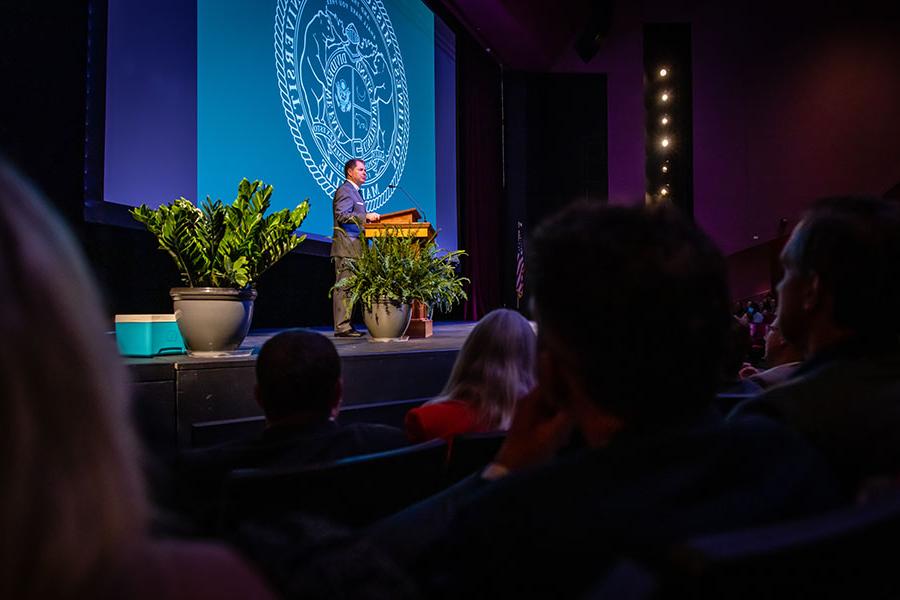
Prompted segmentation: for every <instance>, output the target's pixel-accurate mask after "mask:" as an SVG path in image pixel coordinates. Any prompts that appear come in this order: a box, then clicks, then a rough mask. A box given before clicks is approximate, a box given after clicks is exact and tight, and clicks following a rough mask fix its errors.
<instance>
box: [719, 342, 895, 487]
mask: <svg viewBox="0 0 900 600" xmlns="http://www.w3.org/2000/svg"><path fill="white" fill-rule="evenodd" d="M748 414H764V415H768V416H770V417H773V418H776V419H779V420H782V421H784V422H785V423H787V424H788V425H790V426H791V427H793V428H794V429H796V430H797V431H800V432H801V433H803V434H804V435H805V436H806V437H807V439H808V440H809V441H810V442H811V443H812V444H813V445H814V446H815V447H817V448H818V449H819V450H820V451H821V452H822V454H824V455H825V457H826V459H827V460H828V461H829V463H830V464H831V466H832V467H833V468H834V470H835V472H836V473H837V475H838V476H839V478H840V479H841V482H842V484H843V486H844V490H845V492H846V493H847V494H848V495H850V496H853V495H855V493H856V492H857V490H858V488H859V486H860V484H861V483H863V482H864V481H865V480H866V479H867V478H869V477H878V476H888V477H896V476H898V475H900V352H898V351H897V350H896V347H895V346H894V345H893V344H888V345H884V344H881V345H879V344H873V343H866V342H850V343H848V344H843V345H841V346H839V347H835V348H832V349H830V350H827V351H824V352H821V353H819V354H818V355H817V356H814V357H811V358H810V359H809V360H808V361H806V363H805V364H804V365H803V366H802V367H800V368H799V369H798V370H797V371H796V372H795V374H794V376H793V377H792V378H791V379H790V380H788V381H786V382H784V383H782V384H781V385H778V386H775V387H773V388H770V389H769V390H767V391H766V392H765V393H764V394H761V395H760V396H757V397H756V398H753V399H751V400H747V401H746V402H744V403H742V404H740V405H738V406H737V407H736V408H735V409H734V411H733V412H732V413H731V415H730V416H729V418H738V417H740V416H742V415H748Z"/></svg>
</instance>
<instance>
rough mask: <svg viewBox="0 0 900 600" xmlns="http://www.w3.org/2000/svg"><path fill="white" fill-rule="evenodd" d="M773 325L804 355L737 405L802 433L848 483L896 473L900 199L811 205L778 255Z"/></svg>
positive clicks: (899, 468)
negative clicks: (790, 371) (784, 375)
mask: <svg viewBox="0 0 900 600" xmlns="http://www.w3.org/2000/svg"><path fill="white" fill-rule="evenodd" d="M781 261H782V263H783V266H784V277H783V278H782V280H781V281H780V282H779V284H778V287H777V291H778V324H779V326H780V327H781V331H782V333H783V335H784V338H785V339H786V340H787V341H788V342H790V343H793V344H795V345H796V346H798V347H799V348H800V349H801V351H802V352H803V353H804V354H805V356H806V357H807V360H806V361H805V362H804V364H803V365H802V366H801V367H800V368H799V369H797V371H796V372H795V373H794V376H793V378H792V379H791V380H790V381H788V382H786V383H784V384H783V385H780V386H778V387H775V388H773V389H771V390H768V391H767V392H766V393H765V394H763V395H761V396H759V397H758V398H757V399H755V400H754V401H748V402H746V403H744V404H742V405H739V406H738V407H737V408H736V409H735V413H734V414H733V415H732V417H733V418H735V419H736V418H738V417H740V416H741V415H750V414H752V415H758V414H765V415H769V416H774V417H777V418H779V419H782V420H784V421H785V422H786V423H788V424H790V425H791V426H793V427H794V428H796V429H797V430H799V431H800V432H802V433H803V434H804V435H805V436H806V437H807V438H808V439H809V440H810V441H811V442H812V443H813V444H814V445H815V446H816V447H818V448H819V449H820V450H821V451H822V452H823V453H824V454H825V456H826V457H827V458H828V460H829V461H830V463H831V464H832V466H833V467H834V469H835V470H836V472H837V473H838V475H839V476H840V478H841V480H842V482H843V484H844V486H845V491H846V492H847V494H848V495H851V496H852V495H854V494H855V492H856V490H857V488H858V487H859V486H860V484H862V483H863V482H864V481H865V480H867V479H869V478H873V477H883V476H887V477H895V476H897V475H898V474H900V348H898V335H900V311H898V310H897V307H898V306H900V207H898V205H897V204H896V203H894V202H887V201H883V200H878V199H874V198H851V197H841V198H828V199H824V200H820V201H818V202H817V203H815V204H814V205H813V207H812V208H811V209H810V210H809V212H808V213H807V214H806V216H805V217H804V218H803V220H802V221H801V222H800V223H799V224H798V225H797V227H796V228H795V229H794V231H793V233H792V234H791V237H790V239H789V240H788V242H787V244H786V246H785V247H784V250H783V251H782V254H781Z"/></svg>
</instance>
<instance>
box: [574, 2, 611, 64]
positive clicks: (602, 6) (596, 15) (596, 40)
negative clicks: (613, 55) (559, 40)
mask: <svg viewBox="0 0 900 600" xmlns="http://www.w3.org/2000/svg"><path fill="white" fill-rule="evenodd" d="M591 4H592V6H591V11H590V15H589V16H588V19H587V22H586V23H585V26H584V29H583V30H582V31H581V33H580V34H579V35H578V38H577V39H576V40H575V52H576V53H578V56H579V57H580V58H581V60H583V61H584V62H590V60H591V59H592V58H594V56H595V55H596V54H597V51H598V50H600V46H602V45H603V42H604V41H605V40H606V36H607V35H609V28H610V26H611V25H612V2H609V1H605V0H598V1H596V2H592V3H591Z"/></svg>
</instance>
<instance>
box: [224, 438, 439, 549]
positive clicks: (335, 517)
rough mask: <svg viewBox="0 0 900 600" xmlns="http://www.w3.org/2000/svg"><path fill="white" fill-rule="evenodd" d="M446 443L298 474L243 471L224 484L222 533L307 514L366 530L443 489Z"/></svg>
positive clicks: (339, 462)
mask: <svg viewBox="0 0 900 600" xmlns="http://www.w3.org/2000/svg"><path fill="white" fill-rule="evenodd" d="M446 456H447V443H446V442H444V441H443V440H432V441H429V442H425V443H423V444H417V445H415V446H408V447H405V448H400V449H397V450H390V451H387V452H379V453H376V454H366V455H363V456H354V457H350V458H345V459H341V460H337V461H334V462H331V463H327V464H322V465H314V466H308V467H303V468H297V469H283V468H281V469H239V470H235V471H232V472H231V473H230V474H229V475H228V477H227V479H226V482H225V493H224V499H223V506H222V508H221V511H220V519H219V523H220V530H222V531H228V530H231V529H232V528H233V527H235V526H236V525H237V524H239V523H240V522H241V521H243V520H246V519H250V518H255V517H260V516H264V517H266V518H272V517H274V516H277V515H278V514H287V513H291V512H304V513H307V514H311V515H319V516H324V517H327V518H329V519H331V520H332V521H335V522H337V523H341V524H344V525H348V526H351V527H362V526H365V525H368V524H370V523H372V522H374V521H375V520H376V519H379V518H381V517H384V516H387V515H389V514H392V513H394V512H397V511H398V510H400V509H402V508H405V507H407V506H409V505H410V504H412V503H414V502H417V501H419V500H421V499H423V498H425V497H427V496H430V495H431V494H434V493H436V492H438V491H440V489H441V488H442V487H443V485H444V466H445V461H446Z"/></svg>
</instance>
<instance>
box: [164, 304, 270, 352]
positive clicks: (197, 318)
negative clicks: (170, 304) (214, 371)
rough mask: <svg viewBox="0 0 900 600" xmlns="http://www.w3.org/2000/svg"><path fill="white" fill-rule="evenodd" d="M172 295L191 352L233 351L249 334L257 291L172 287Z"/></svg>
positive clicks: (176, 316)
mask: <svg viewBox="0 0 900 600" xmlns="http://www.w3.org/2000/svg"><path fill="white" fill-rule="evenodd" d="M169 294H170V295H171V296H172V300H173V301H174V304H175V321H176V322H177V323H178V330H179V331H181V336H182V337H183V338H184V345H185V347H186V348H187V351H188V354H190V355H192V356H215V355H217V354H221V353H223V352H230V351H234V350H237V348H238V346H240V345H241V342H243V341H244V338H245V337H247V332H248V331H249V330H250V320H251V319H252V318H253V301H254V300H255V299H256V290H254V289H246V290H236V289H232V288H208V287H200V288H172V289H171V290H170V291H169Z"/></svg>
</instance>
